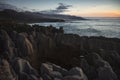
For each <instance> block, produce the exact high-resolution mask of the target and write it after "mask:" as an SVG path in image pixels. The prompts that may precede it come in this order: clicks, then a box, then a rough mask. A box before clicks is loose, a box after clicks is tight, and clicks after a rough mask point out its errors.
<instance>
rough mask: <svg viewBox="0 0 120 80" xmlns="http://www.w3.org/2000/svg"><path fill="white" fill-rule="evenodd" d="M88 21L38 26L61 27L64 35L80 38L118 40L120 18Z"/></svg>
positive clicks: (51, 23) (119, 36)
mask: <svg viewBox="0 0 120 80" xmlns="http://www.w3.org/2000/svg"><path fill="white" fill-rule="evenodd" d="M87 19H89V20H79V21H66V22H44V23H35V24H38V25H43V26H49V25H53V26H54V27H56V28H59V27H61V26H62V27H63V29H64V31H65V33H74V34H78V35H80V36H104V37H109V38H114V37H115V38H120V18H87Z"/></svg>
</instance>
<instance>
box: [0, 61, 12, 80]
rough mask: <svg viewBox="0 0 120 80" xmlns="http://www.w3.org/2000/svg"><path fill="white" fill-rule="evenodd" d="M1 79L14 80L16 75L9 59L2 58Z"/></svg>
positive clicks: (0, 66)
mask: <svg viewBox="0 0 120 80" xmlns="http://www.w3.org/2000/svg"><path fill="white" fill-rule="evenodd" d="M0 79H1V80H14V75H13V72H12V69H11V67H10V64H9V63H8V61H7V60H5V59H3V60H2V65H0Z"/></svg>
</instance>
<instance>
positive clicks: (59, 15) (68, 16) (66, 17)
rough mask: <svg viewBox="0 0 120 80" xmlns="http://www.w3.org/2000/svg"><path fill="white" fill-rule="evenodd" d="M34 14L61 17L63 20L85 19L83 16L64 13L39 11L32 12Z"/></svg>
mask: <svg viewBox="0 0 120 80" xmlns="http://www.w3.org/2000/svg"><path fill="white" fill-rule="evenodd" d="M34 14H36V15H42V16H44V17H49V18H54V19H63V20H86V19H85V18H83V17H79V16H72V15H64V14H43V13H40V12H34Z"/></svg>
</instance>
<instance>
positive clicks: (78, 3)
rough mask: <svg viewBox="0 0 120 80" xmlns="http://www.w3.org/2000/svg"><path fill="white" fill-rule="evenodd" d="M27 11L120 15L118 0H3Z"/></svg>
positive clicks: (88, 15) (91, 15)
mask: <svg viewBox="0 0 120 80" xmlns="http://www.w3.org/2000/svg"><path fill="white" fill-rule="evenodd" d="M1 3H5V4H10V5H14V6H16V7H18V8H22V9H24V10H29V11H37V12H39V11H40V12H43V13H49V14H52V13H53V14H56V13H57V14H69V15H76V16H83V17H120V6H119V5H120V0H3V1H1Z"/></svg>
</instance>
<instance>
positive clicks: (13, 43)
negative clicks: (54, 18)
mask: <svg viewBox="0 0 120 80" xmlns="http://www.w3.org/2000/svg"><path fill="white" fill-rule="evenodd" d="M25 26H26V27H25ZM119 64H120V39H117V38H105V37H85V36H83V37H81V36H78V35H76V34H65V33H64V30H63V28H62V27H60V28H59V29H56V28H54V27H52V25H50V26H48V27H43V26H39V25H33V26H28V25H25V24H23V25H22V24H15V25H7V24H5V25H0V80H120V69H119V68H120V65H119Z"/></svg>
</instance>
